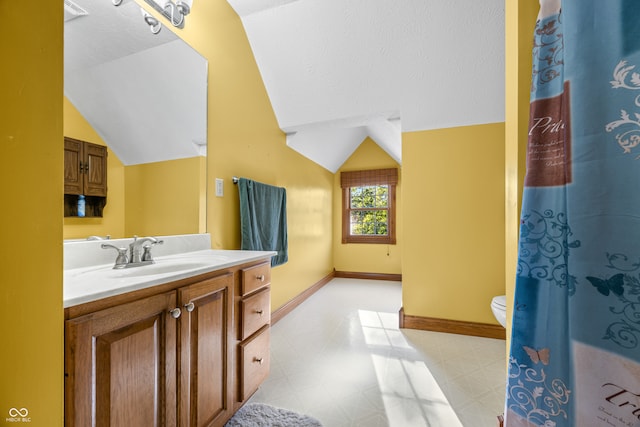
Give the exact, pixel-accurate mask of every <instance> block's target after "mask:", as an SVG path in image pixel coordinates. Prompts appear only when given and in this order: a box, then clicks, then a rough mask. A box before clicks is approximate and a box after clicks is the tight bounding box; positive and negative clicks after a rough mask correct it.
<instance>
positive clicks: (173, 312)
mask: <svg viewBox="0 0 640 427" xmlns="http://www.w3.org/2000/svg"><path fill="white" fill-rule="evenodd" d="M169 314H170V315H171V317H173V318H174V319H177V318H178V317H180V315H181V314H182V310H180V309H179V308H178V307H176V308H174V309H173V310H169Z"/></svg>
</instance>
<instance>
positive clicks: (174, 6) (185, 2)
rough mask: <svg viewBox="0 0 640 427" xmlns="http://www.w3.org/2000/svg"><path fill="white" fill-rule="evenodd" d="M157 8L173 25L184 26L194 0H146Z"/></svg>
mask: <svg viewBox="0 0 640 427" xmlns="http://www.w3.org/2000/svg"><path fill="white" fill-rule="evenodd" d="M144 1H145V2H146V3H147V4H149V5H150V6H152V7H153V8H154V9H155V10H157V11H158V12H160V13H162V14H163V15H164V16H165V18H167V19H168V20H169V22H171V25H173V26H174V27H178V28H184V17H185V16H187V15H188V14H189V12H191V6H192V5H193V0H175V2H174V1H172V0H144Z"/></svg>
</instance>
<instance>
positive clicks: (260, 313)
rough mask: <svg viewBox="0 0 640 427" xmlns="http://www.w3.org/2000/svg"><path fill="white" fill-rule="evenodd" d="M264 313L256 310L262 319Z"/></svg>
mask: <svg viewBox="0 0 640 427" xmlns="http://www.w3.org/2000/svg"><path fill="white" fill-rule="evenodd" d="M263 313H264V311H263V310H256V314H259V315H260V317H262V314H263Z"/></svg>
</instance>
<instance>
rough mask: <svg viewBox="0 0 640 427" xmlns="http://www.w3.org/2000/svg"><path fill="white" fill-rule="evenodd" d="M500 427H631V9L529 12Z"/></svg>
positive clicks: (634, 287)
mask: <svg viewBox="0 0 640 427" xmlns="http://www.w3.org/2000/svg"><path fill="white" fill-rule="evenodd" d="M540 3H541V14H540V16H539V19H538V22H537V24H536V29H535V34H534V49H533V73H532V82H531V105H530V116H529V139H528V146H527V174H526V177H525V184H524V193H523V204H522V214H521V224H520V240H519V252H518V269H517V277H516V290H515V300H514V301H513V304H514V305H513V319H512V320H513V322H512V336H511V348H510V355H509V369H508V380H507V390H506V392H507V393H506V395H507V399H506V408H505V418H506V419H505V425H506V426H507V427H520V426H526V427H530V426H546V427H554V426H557V427H565V426H572V427H591V426H593V427H601V426H615V427H637V426H640V0H564V1H562V0H548V1H547V0H541V1H540Z"/></svg>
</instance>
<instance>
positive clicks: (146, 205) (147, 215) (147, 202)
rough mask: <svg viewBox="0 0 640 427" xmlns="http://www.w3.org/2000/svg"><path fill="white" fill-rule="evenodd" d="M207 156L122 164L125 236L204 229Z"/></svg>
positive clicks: (188, 232)
mask: <svg viewBox="0 0 640 427" xmlns="http://www.w3.org/2000/svg"><path fill="white" fill-rule="evenodd" d="M205 168H206V158H205V157H201V156H199V157H191V158H187V159H178V160H171V161H165V162H155V163H145V164H141V165H135V166H127V167H125V181H126V190H125V204H126V225H125V235H126V236H133V235H138V236H153V235H169V234H190V233H199V232H204V231H205V224H204V221H205V218H204V217H205V203H204V200H202V203H201V199H203V198H204V197H205V185H206V183H205V179H206V173H205Z"/></svg>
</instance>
